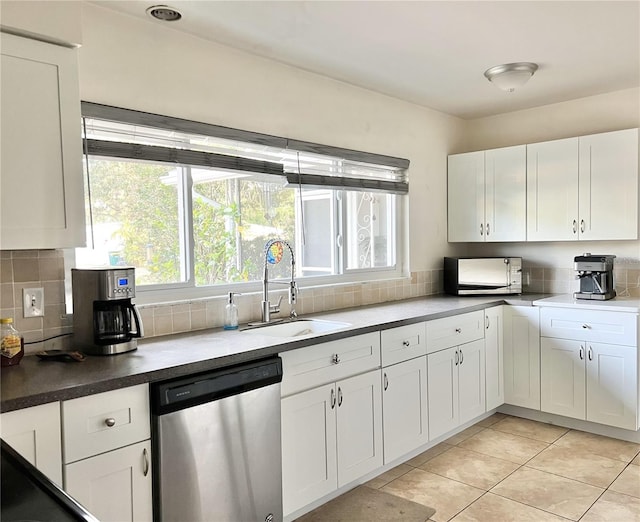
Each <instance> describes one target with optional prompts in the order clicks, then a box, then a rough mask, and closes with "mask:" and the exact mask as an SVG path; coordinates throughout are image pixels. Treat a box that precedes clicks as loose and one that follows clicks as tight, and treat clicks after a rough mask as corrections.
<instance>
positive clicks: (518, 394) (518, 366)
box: [504, 306, 540, 410]
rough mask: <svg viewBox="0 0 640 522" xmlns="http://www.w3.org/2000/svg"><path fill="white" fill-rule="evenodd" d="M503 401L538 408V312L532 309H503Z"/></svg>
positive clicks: (529, 307) (514, 307) (519, 307)
mask: <svg viewBox="0 0 640 522" xmlns="http://www.w3.org/2000/svg"><path fill="white" fill-rule="evenodd" d="M504 402H505V403H506V404H512V405H514V406H521V407H523V408H530V409H534V410H539V409H540V313H539V310H538V308H537V307H535V306H506V307H505V308H504Z"/></svg>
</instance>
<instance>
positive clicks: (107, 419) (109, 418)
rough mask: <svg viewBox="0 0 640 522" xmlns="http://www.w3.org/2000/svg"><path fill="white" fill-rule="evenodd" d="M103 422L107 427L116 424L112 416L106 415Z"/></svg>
mask: <svg viewBox="0 0 640 522" xmlns="http://www.w3.org/2000/svg"><path fill="white" fill-rule="evenodd" d="M104 423H105V424H106V425H107V426H108V427H109V428H113V427H114V426H115V425H116V420H115V419H114V418H113V417H108V418H106V419H105V420H104Z"/></svg>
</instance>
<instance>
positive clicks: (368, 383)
mask: <svg viewBox="0 0 640 522" xmlns="http://www.w3.org/2000/svg"><path fill="white" fill-rule="evenodd" d="M337 405H338V406H337V409H336V417H337V448H338V487H342V486H344V485H345V484H348V483H349V482H351V481H353V480H355V479H357V478H360V477H362V476H363V475H365V474H367V473H369V472H370V471H373V470H374V469H376V468H379V467H380V466H382V456H383V455H382V452H383V449H382V395H381V385H380V371H379V370H375V371H372V372H369V373H365V374H363V375H357V376H355V377H351V378H350V379H345V380H344V381H340V382H338V383H337Z"/></svg>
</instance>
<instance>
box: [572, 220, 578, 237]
mask: <svg viewBox="0 0 640 522" xmlns="http://www.w3.org/2000/svg"><path fill="white" fill-rule="evenodd" d="M577 231H578V222H577V221H576V220H575V219H574V220H573V233H574V234H575V233H576V232H577Z"/></svg>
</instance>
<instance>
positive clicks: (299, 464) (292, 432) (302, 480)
mask: <svg viewBox="0 0 640 522" xmlns="http://www.w3.org/2000/svg"><path fill="white" fill-rule="evenodd" d="M281 415H282V488H283V508H284V514H285V515H288V514H290V513H292V512H294V511H296V510H297V509H300V508H302V507H304V506H305V505H307V504H309V503H311V502H313V501H314V500H316V499H318V498H321V497H322V496H324V495H327V494H329V493H331V492H332V491H334V490H335V489H337V488H339V487H341V486H343V485H345V484H348V483H349V482H351V481H353V480H356V479H357V478H359V477H361V476H363V475H365V474H367V473H369V472H370V471H373V470H375V469H376V468H378V467H380V466H382V462H383V459H382V403H381V384H380V371H379V370H373V371H369V372H367V373H364V374H361V375H356V376H354V377H350V378H347V379H343V380H340V381H338V382H335V383H330V384H327V385H324V386H319V387H317V388H313V389H311V390H307V391H304V392H301V393H297V394H294V395H291V396H289V397H284V398H283V399H282V413H281Z"/></svg>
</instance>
